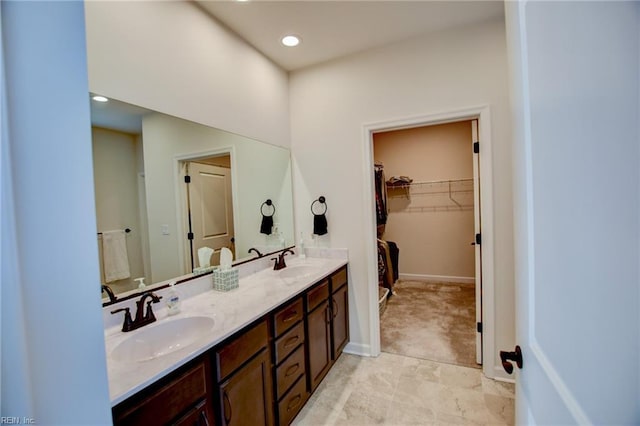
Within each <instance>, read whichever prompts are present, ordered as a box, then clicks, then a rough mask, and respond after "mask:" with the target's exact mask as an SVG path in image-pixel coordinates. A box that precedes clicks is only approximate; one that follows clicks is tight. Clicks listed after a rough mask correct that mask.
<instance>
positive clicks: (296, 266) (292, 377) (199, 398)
mask: <svg viewBox="0 0 640 426" xmlns="http://www.w3.org/2000/svg"><path fill="white" fill-rule="evenodd" d="M287 264H288V265H289V266H288V267H287V268H285V269H282V270H280V271H273V270H272V268H268V269H265V270H262V271H259V272H257V273H255V274H252V275H249V276H246V277H244V278H241V280H240V287H239V288H238V289H236V290H233V291H230V292H227V293H221V292H216V291H213V290H209V291H204V292H202V293H200V294H197V295H194V296H192V297H189V298H186V300H184V301H183V306H182V312H181V313H180V314H179V315H176V316H173V317H166V313H165V312H164V310H163V309H159V310H158V312H157V314H156V316H157V317H158V321H157V323H154V324H151V325H149V326H145V327H144V328H142V329H140V330H136V331H134V332H130V333H122V332H120V331H118V330H113V329H109V330H108V331H107V332H106V334H105V337H106V345H107V359H108V364H109V382H110V393H111V398H112V404H113V420H114V424H117V425H121V424H122V425H134V424H135V425H142V424H144V425H147V424H179V425H203V426H204V425H214V424H216V425H236V424H238V425H274V424H278V425H287V424H289V423H291V421H292V420H293V419H294V417H295V416H296V414H297V413H298V412H299V411H300V409H301V408H302V407H303V406H304V404H305V403H306V401H307V400H308V398H309V396H310V395H311V393H312V392H313V391H314V390H315V389H316V387H317V386H318V384H319V383H320V381H321V380H322V378H324V376H325V375H326V374H327V372H328V371H329V370H330V368H331V367H332V365H333V363H334V362H335V361H336V360H337V359H338V357H339V356H340V354H341V353H342V350H343V348H344V347H345V345H346V344H347V342H348V340H349V324H348V318H349V312H348V309H349V306H348V279H347V261H346V258H345V259H320V258H307V259H304V260H303V259H300V258H292V259H287ZM208 278H209V280H210V277H208ZM199 279H200V280H202V281H203V282H205V280H206V279H207V277H202V278H199ZM201 285H202V284H201ZM160 293H161V292H158V294H160ZM147 327H149V328H148V330H149V331H146V332H145V329H146V328H147ZM154 328H155V329H158V331H157V332H156V331H155V330H154ZM183 329H186V330H191V331H190V332H189V333H191V334H190V335H188V336H186V337H185V336H184V335H183V334H184V333H182V332H176V330H183ZM164 331H166V334H167V335H169V336H175V337H169V339H170V340H173V343H175V347H172V343H166V342H163V341H162V339H163V338H164V336H163V333H164ZM136 333H139V337H131V336H136ZM189 333H187V334H189ZM152 335H154V336H155V335H158V336H160V337H159V339H160V342H161V343H160V346H163V345H164V346H166V348H164V349H163V348H160V349H158V345H157V344H156V342H155V341H153V339H155V338H156V337H154V336H152ZM132 342H143V343H141V344H137V343H132ZM140 345H142V346H144V347H145V348H144V349H140V347H139V346H140ZM154 345H155V346H156V348H155V349H153V350H152V352H148V348H147V346H154ZM181 345H182V346H181ZM132 348H133V349H132ZM158 354H159V355H158Z"/></svg>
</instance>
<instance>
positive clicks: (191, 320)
mask: <svg viewBox="0 0 640 426" xmlns="http://www.w3.org/2000/svg"><path fill="white" fill-rule="evenodd" d="M214 323H215V321H214V320H213V319H212V318H209V317H187V318H180V319H175V320H171V321H166V322H160V323H156V324H152V325H149V326H146V327H145V328H143V329H141V330H140V331H136V332H135V334H132V335H131V336H129V337H127V338H126V339H125V340H123V341H122V342H121V343H120V344H118V346H116V347H115V348H114V349H113V351H112V352H111V358H113V359H114V360H116V361H121V362H122V361H124V362H142V361H149V360H152V359H156V358H159V357H161V356H164V355H167V354H170V353H172V352H175V351H178V350H180V349H183V348H185V347H187V346H189V345H191V344H193V343H195V342H196V341H197V340H198V339H200V338H201V337H202V336H204V335H205V334H207V333H209V332H210V331H211V330H212V329H213V325H214Z"/></svg>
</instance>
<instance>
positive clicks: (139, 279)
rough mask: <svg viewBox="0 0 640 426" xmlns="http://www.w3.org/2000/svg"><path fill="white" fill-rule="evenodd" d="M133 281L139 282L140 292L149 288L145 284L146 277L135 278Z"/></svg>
mask: <svg viewBox="0 0 640 426" xmlns="http://www.w3.org/2000/svg"><path fill="white" fill-rule="evenodd" d="M133 280H134V281H137V282H138V290H144V289H145V288H147V286H146V284H145V283H144V277H140V278H134V279H133Z"/></svg>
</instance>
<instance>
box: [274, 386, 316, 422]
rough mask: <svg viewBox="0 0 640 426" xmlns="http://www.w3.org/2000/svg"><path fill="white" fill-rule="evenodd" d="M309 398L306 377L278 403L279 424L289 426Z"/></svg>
mask: <svg viewBox="0 0 640 426" xmlns="http://www.w3.org/2000/svg"><path fill="white" fill-rule="evenodd" d="M307 398H309V393H308V392H307V386H306V382H305V380H304V376H302V377H300V378H299V379H298V381H297V382H296V384H295V385H293V387H292V388H291V390H290V391H289V392H287V393H286V395H285V396H284V398H282V400H281V401H280V402H279V403H278V414H279V420H280V422H279V424H280V425H288V424H289V423H291V421H292V420H293V418H294V417H295V416H296V414H298V412H299V411H300V409H301V408H302V406H303V405H304V403H305V402H306V401H307Z"/></svg>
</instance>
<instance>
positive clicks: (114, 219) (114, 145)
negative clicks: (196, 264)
mask: <svg viewBox="0 0 640 426" xmlns="http://www.w3.org/2000/svg"><path fill="white" fill-rule="evenodd" d="M91 138H92V147H93V176H94V187H95V195H96V224H97V227H98V232H104V231H112V230H116V229H125V228H129V229H130V230H131V232H129V233H127V234H126V245H127V258H128V259H129V272H130V276H129V278H125V279H123V280H118V281H114V282H110V283H108V285H109V287H111V289H112V290H113V291H114V292H115V293H116V294H117V293H121V292H124V291H129V290H133V289H135V288H136V286H137V283H136V282H135V281H133V280H134V278H139V277H144V276H145V274H144V259H143V256H142V233H141V225H140V209H139V208H138V202H139V196H138V162H139V161H138V158H137V157H138V151H141V150H140V149H138V140H139V138H138V137H137V136H135V135H129V134H126V133H121V132H116V131H113V130H107V129H101V128H97V127H94V128H92V130H91ZM143 207H144V206H143ZM97 245H98V251H99V253H100V254H99V257H100V259H102V256H103V254H102V237H100V236H99V237H97ZM100 274H101V280H102V282H103V283H104V264H103V262H102V261H101V262H100ZM147 282H149V281H147ZM104 296H105V297H106V296H107V295H106V294H105V295H104Z"/></svg>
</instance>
